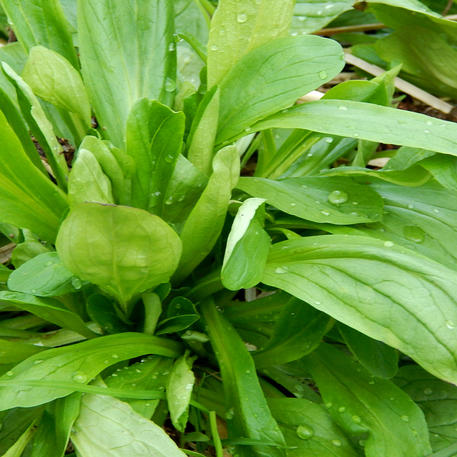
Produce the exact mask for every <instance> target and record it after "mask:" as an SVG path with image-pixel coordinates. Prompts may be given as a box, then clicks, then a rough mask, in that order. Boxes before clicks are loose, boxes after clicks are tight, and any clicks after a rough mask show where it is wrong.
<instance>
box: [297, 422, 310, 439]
mask: <svg viewBox="0 0 457 457" xmlns="http://www.w3.org/2000/svg"><path fill="white" fill-rule="evenodd" d="M296 433H297V436H298V437H299V438H300V439H301V440H309V439H310V438H312V437H313V436H314V430H313V428H312V427H310V426H309V425H304V424H302V425H299V426H298V427H297V430H296Z"/></svg>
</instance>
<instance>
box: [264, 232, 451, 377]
mask: <svg viewBox="0 0 457 457" xmlns="http://www.w3.org/2000/svg"><path fill="white" fill-rule="evenodd" d="M263 282H265V283H266V284H268V285H271V286H274V287H279V288H281V289H283V290H285V291H286V292H288V293H290V294H292V295H295V296H296V297H298V298H300V299H301V300H304V301H307V302H308V303H309V304H311V305H312V306H314V307H315V308H317V309H319V310H321V311H323V312H325V313H327V314H330V315H331V316H332V317H334V318H335V319H337V320H339V321H341V322H343V323H345V324H346V325H349V326H350V327H352V328H355V329H356V330H358V331H360V332H362V333H364V334H366V335H368V336H370V337H371V338H374V339H376V340H380V341H383V342H384V343H386V344H388V345H390V346H393V347H395V348H397V349H399V350H401V351H402V352H404V353H405V354H407V355H409V356H410V357H412V358H413V359H414V360H416V361H417V362H418V363H419V364H421V365H422V366H423V367H424V368H425V369H427V370H428V371H430V372H431V373H433V374H435V375H436V376H438V377H440V378H442V379H445V380H448V381H451V382H456V380H457V375H456V373H457V370H456V366H457V360H456V351H457V344H456V341H457V340H455V339H454V337H453V335H454V332H456V331H457V324H456V323H457V307H456V305H455V300H456V299H455V290H456V285H457V274H456V273H455V272H454V271H452V270H450V269H448V268H446V267H444V266H442V265H440V264H439V263H437V262H435V261H433V260H430V259H428V258H427V257H424V256H421V255H419V254H416V253H415V252H414V251H410V250H408V249H405V248H401V247H397V246H395V245H394V243H392V242H390V241H386V242H383V241H380V240H376V239H374V238H368V237H363V236H348V235H346V236H345V235H329V236H310V237H306V238H302V239H299V240H293V241H285V242H282V243H278V244H276V245H274V246H273V248H272V249H271V252H270V257H269V260H268V262H267V266H266V269H265V274H264V278H263Z"/></svg>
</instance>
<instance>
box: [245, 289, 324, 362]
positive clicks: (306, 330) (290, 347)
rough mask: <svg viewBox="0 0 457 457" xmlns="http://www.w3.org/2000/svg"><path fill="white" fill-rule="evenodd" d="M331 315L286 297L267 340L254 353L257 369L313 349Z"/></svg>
mask: <svg viewBox="0 0 457 457" xmlns="http://www.w3.org/2000/svg"><path fill="white" fill-rule="evenodd" d="M332 325H333V322H332V321H331V318H330V317H329V316H328V315H327V314H324V313H321V312H320V311H317V310H316V309H315V308H313V307H311V306H309V305H308V304H306V303H304V302H302V301H301V300H298V299H297V298H295V297H289V300H287V302H285V304H284V308H283V309H282V311H281V314H280V315H279V317H278V320H277V321H276V325H275V328H274V331H273V334H272V337H271V339H270V341H268V343H267V345H266V346H265V347H263V348H262V350H261V351H258V352H256V353H255V354H254V361H255V364H256V367H257V368H262V367H270V366H273V365H282V364H285V363H288V362H292V361H294V360H298V359H301V358H302V357H303V356H305V355H307V354H309V353H310V352H312V351H314V349H316V347H317V346H319V344H320V343H321V341H322V337H323V336H324V335H325V334H326V333H327V331H328V330H330V328H331V326H332Z"/></svg>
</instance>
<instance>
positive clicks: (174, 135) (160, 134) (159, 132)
mask: <svg viewBox="0 0 457 457" xmlns="http://www.w3.org/2000/svg"><path fill="white" fill-rule="evenodd" d="M184 127H185V119H184V115H183V113H175V112H174V111H172V110H171V109H170V108H168V107H167V106H165V105H162V104H161V103H159V102H157V101H151V100H147V99H141V100H139V101H138V102H137V103H135V105H134V106H133V108H132V111H131V112H130V114H129V117H128V120H127V154H128V155H129V156H130V157H132V159H133V162H134V164H135V174H134V175H133V177H132V204H133V205H134V206H136V207H137V208H143V209H146V210H148V211H151V212H153V213H155V214H158V215H159V216H160V215H161V212H162V207H163V206H164V205H167V204H170V203H171V202H170V201H165V199H164V196H165V192H166V189H167V187H168V183H169V181H170V178H171V176H172V174H173V170H174V168H175V164H176V161H177V159H178V156H179V154H180V152H181V149H182V146H183V144H182V141H183V136H184Z"/></svg>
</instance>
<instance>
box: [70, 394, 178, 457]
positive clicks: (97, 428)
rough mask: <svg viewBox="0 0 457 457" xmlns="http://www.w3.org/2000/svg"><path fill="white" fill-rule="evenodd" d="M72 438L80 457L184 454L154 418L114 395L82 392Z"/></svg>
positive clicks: (168, 455)
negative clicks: (151, 419)
mask: <svg viewBox="0 0 457 457" xmlns="http://www.w3.org/2000/svg"><path fill="white" fill-rule="evenodd" d="M71 440H72V442H73V444H74V445H75V447H76V449H77V452H78V455H79V456H80V457H126V456H135V457H150V456H154V457H185V455H186V454H184V453H183V452H182V451H180V450H179V449H178V447H177V446H176V444H175V442H174V441H173V440H172V439H171V438H170V437H169V436H168V435H167V434H166V432H165V431H164V430H163V429H162V428H161V427H159V426H158V425H156V424H155V423H154V422H152V421H150V420H147V419H145V418H144V417H143V416H141V415H140V414H138V413H136V412H135V411H134V410H133V409H132V408H131V406H129V405H128V404H127V403H124V402H122V401H120V400H117V399H115V398H110V397H106V396H102V395H85V396H84V397H83V398H82V402H81V412H80V415H79V417H78V419H77V421H76V423H75V425H74V430H73V431H72V434H71Z"/></svg>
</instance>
